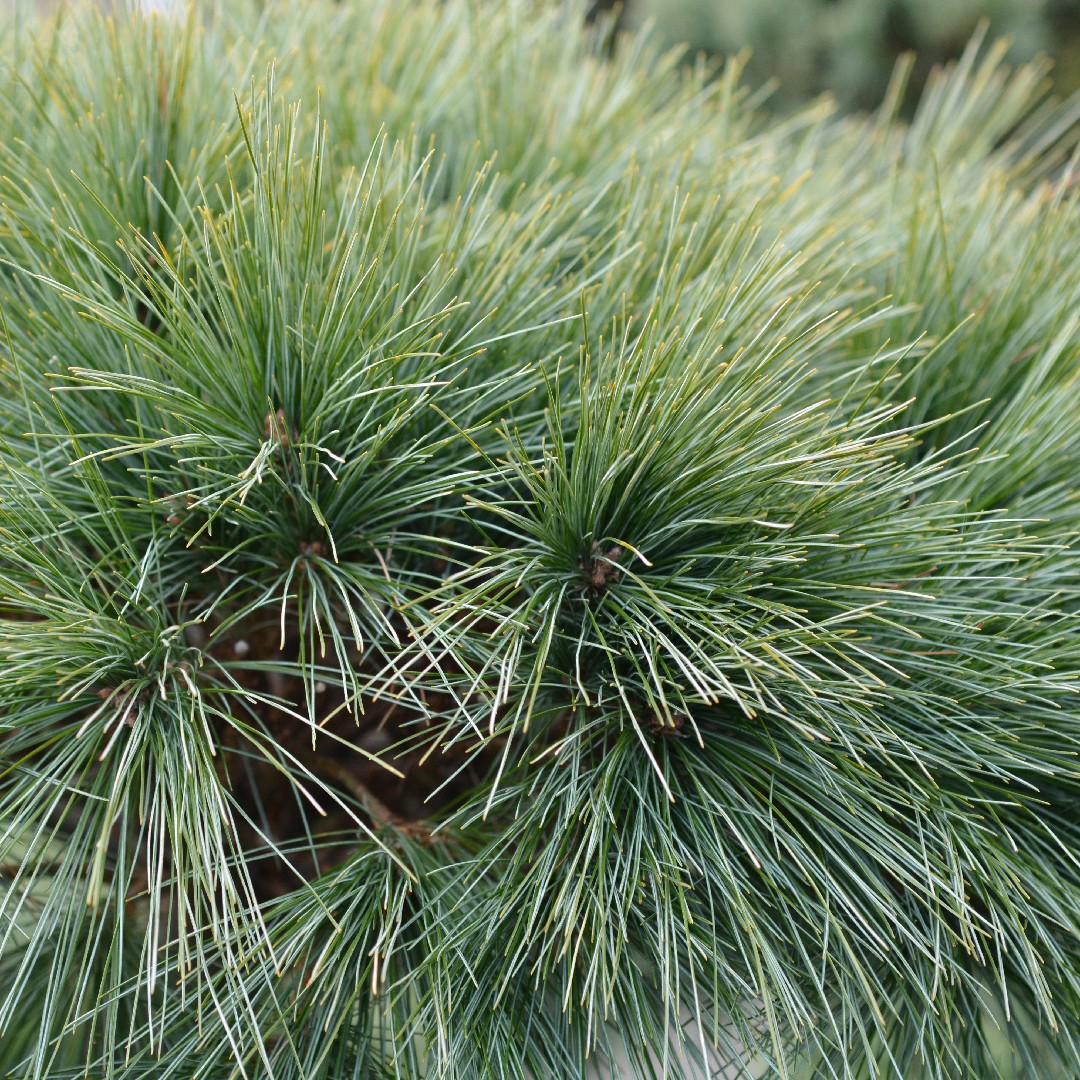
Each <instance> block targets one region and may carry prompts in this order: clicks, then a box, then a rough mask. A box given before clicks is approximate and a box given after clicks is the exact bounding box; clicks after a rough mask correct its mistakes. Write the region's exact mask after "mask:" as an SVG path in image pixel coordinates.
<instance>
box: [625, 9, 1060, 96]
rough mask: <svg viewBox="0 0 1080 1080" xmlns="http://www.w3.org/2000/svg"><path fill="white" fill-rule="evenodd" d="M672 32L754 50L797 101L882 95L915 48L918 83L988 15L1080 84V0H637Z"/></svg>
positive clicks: (752, 74)
mask: <svg viewBox="0 0 1080 1080" xmlns="http://www.w3.org/2000/svg"><path fill="white" fill-rule="evenodd" d="M625 7H626V12H627V15H628V16H629V17H630V19H631V20H632V21H634V22H638V23H640V22H644V21H645V20H647V19H652V20H655V22H656V28H657V31H658V32H659V33H661V34H662V35H663V36H664V37H665V38H666V39H667V40H669V41H671V42H687V43H688V44H689V45H690V47H691V49H694V50H696V49H705V50H708V51H710V52H715V53H735V52H738V51H740V50H742V49H748V50H750V51H751V56H750V61H749V67H748V69H747V74H748V77H749V78H750V79H752V80H753V81H755V82H764V81H765V80H766V79H772V80H773V81H774V83H775V90H774V95H773V99H772V100H773V101H774V102H776V103H780V104H782V105H787V106H790V105H791V104H792V103H798V102H800V101H805V100H806V98H807V97H809V96H812V95H814V94H819V93H822V92H823V91H826V90H827V91H830V92H832V93H833V94H835V95H836V96H837V97H838V98H839V99H840V101H841V102H842V103H844V104H845V105H847V106H855V107H860V108H867V107H869V108H873V107H874V106H876V105H877V104H878V102H879V101H880V99H881V95H882V94H883V93H884V92H885V86H886V84H887V82H888V79H889V72H890V70H891V69H892V67H893V65H894V64H895V63H896V62H897V61H898V60H899V59H900V58H901V56H903V55H904V54H906V53H909V52H910V53H912V54H913V55H912V57H911V61H912V63H913V65H914V68H915V74H914V79H913V83H914V85H915V86H918V85H921V83H922V81H923V80H924V79H925V78H926V77H927V75H928V74H929V72H930V70H931V68H932V66H933V65H934V64H938V63H941V62H942V61H945V60H952V59H956V58H957V57H958V56H959V55H960V54H961V53H962V51H963V49H964V46H965V45H966V44H967V41H968V39H969V38H970V37H971V36H972V35H973V34H974V33H975V32H976V30H977V29H978V28H979V27H980V26H981V25H983V24H986V23H988V24H989V27H990V32H991V33H992V34H993V35H995V36H999V35H1005V36H1007V37H1008V38H1009V40H1010V59H1012V60H1013V61H1019V60H1022V59H1023V60H1027V59H1031V58H1032V57H1034V56H1035V55H1036V54H1039V53H1047V54H1049V55H1051V56H1053V57H1054V58H1055V59H1056V60H1057V68H1056V69H1055V72H1054V74H1055V77H1056V80H1057V82H1058V84H1059V86H1061V87H1063V88H1075V87H1076V86H1077V85H1080V0H629V2H628V3H627V4H626V5H625Z"/></svg>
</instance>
